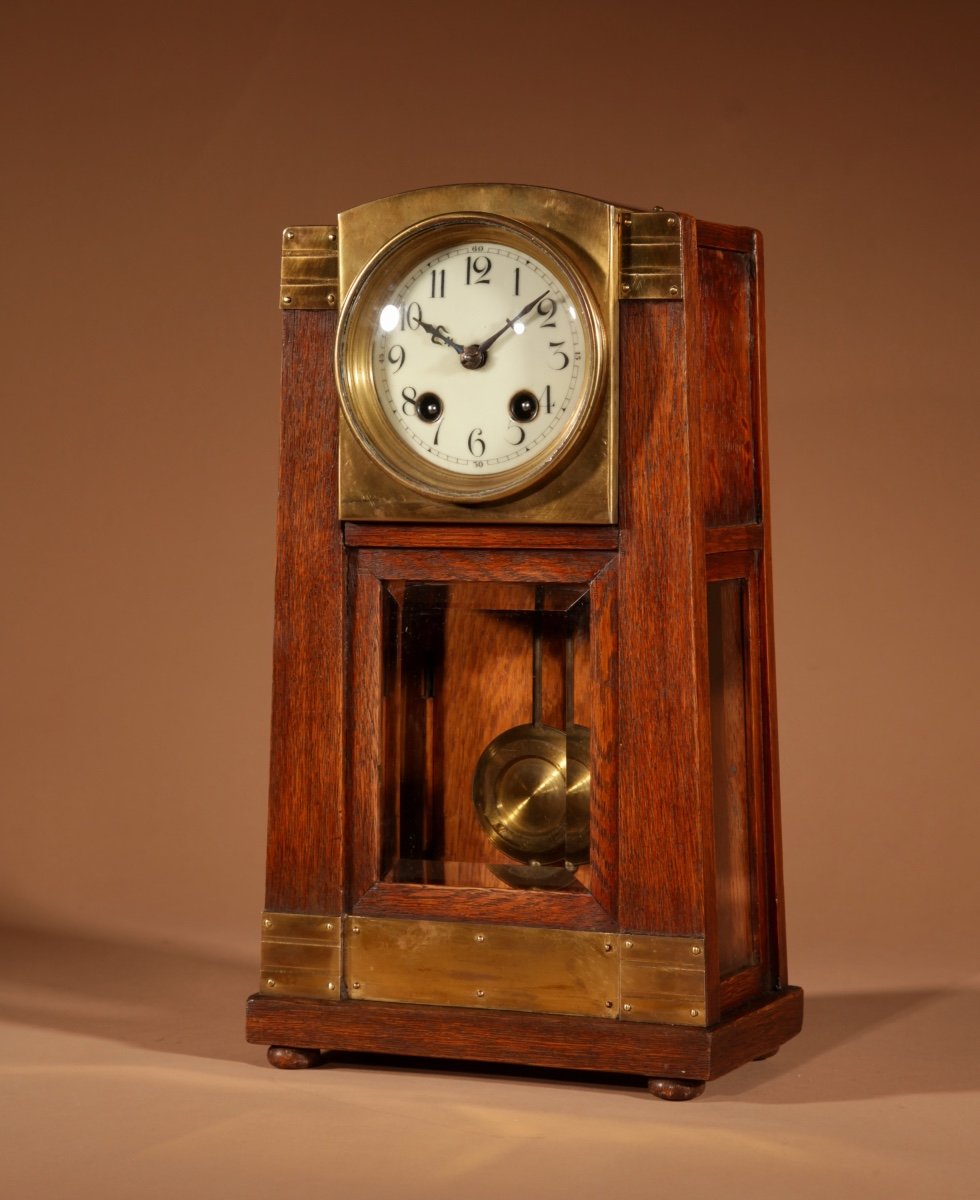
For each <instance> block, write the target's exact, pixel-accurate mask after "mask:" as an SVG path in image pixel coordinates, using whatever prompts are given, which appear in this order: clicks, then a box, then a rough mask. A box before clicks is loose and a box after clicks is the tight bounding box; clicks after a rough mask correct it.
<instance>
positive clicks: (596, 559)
mask: <svg viewBox="0 0 980 1200" xmlns="http://www.w3.org/2000/svg"><path fill="white" fill-rule="evenodd" d="M358 562H359V563H360V566H361V569H362V570H365V571H371V572H372V573H373V574H375V575H377V576H378V578H379V579H403V580H410V581H415V580H429V581H431V582H439V581H446V580H450V581H453V582H460V583H461V582H464V581H468V580H472V581H476V582H480V583H491V584H495V583H542V584H544V583H582V584H587V583H588V582H589V581H590V580H591V579H592V578H593V577H594V576H596V575H598V573H599V572H600V571H601V570H602V569H603V568H604V567H605V565H606V564H607V563H608V562H609V554H608V553H605V552H603V551H599V550H582V551H576V550H569V551H565V552H562V553H556V552H552V551H548V550H524V549H520V548H513V547H512V548H511V549H508V550H456V549H445V550H432V549H420V550H415V549H390V550H362V551H360V552H359V557H358Z"/></svg>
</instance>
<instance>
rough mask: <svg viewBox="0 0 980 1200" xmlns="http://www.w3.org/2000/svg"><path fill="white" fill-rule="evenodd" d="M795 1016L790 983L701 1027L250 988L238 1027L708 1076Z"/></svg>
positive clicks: (359, 1044) (486, 1058) (797, 1009)
mask: <svg viewBox="0 0 980 1200" xmlns="http://www.w3.org/2000/svg"><path fill="white" fill-rule="evenodd" d="M802 1019H803V994H802V992H800V990H799V989H798V988H787V989H785V990H784V991H782V992H779V993H776V994H773V995H768V996H764V997H762V998H761V999H760V1000H758V1001H757V1002H755V1003H753V1004H751V1005H747V1006H746V1007H745V1008H743V1009H741V1010H739V1011H738V1012H737V1013H733V1014H732V1015H731V1016H729V1017H727V1018H725V1019H724V1020H723V1021H722V1022H720V1023H719V1024H718V1025H715V1026H713V1027H712V1028H709V1029H698V1028H694V1027H691V1026H682V1025H653V1024H650V1025H647V1024H641V1023H640V1022H624V1021H616V1020H603V1019H602V1018H586V1017H563V1016H552V1015H549V1014H537V1013H533V1014H532V1013H520V1012H503V1011H493V1010H487V1009H467V1008H437V1007H432V1006H423V1005H416V1004H376V1003H370V1002H367V1001H356V1002H355V1001H342V1002H341V1003H339V1004H338V1003H333V1004H328V1003H325V1002H321V1001H317V1000H298V999H294V1000H290V999H279V998H276V999H273V998H272V997H269V996H252V997H251V998H250V1000H249V1003H248V1021H247V1030H248V1040H249V1041H250V1042H258V1043H260V1044H261V1043H270V1042H272V1043H275V1044H277V1045H285V1046H289V1045H293V1046H310V1045H312V1046H317V1047H319V1048H320V1049H322V1050H323V1051H325V1052H329V1051H338V1050H344V1051H360V1052H366V1053H374V1054H408V1055H416V1054H425V1055H428V1056H429V1057H432V1058H459V1059H466V1060H469V1061H471V1062H506V1063H523V1064H527V1065H529V1066H540V1067H554V1068H565V1069H573V1070H585V1071H615V1072H622V1073H624V1074H634V1075H646V1076H649V1077H656V1076H662V1077H667V1078H681V1079H684V1078H686V1079H689V1080H710V1079H717V1078H718V1077H719V1076H720V1075H724V1074H726V1073H727V1072H728V1071H731V1070H733V1069H734V1068H735V1067H737V1066H740V1065H741V1064H742V1063H745V1062H750V1061H751V1060H753V1059H755V1058H758V1057H759V1056H761V1055H764V1054H768V1053H770V1052H771V1051H773V1050H775V1049H777V1048H778V1047H779V1046H780V1045H782V1044H783V1043H784V1042H786V1041H788V1040H789V1039H790V1038H791V1037H794V1036H795V1035H796V1034H797V1033H798V1032H799V1030H800V1026H801V1023H802Z"/></svg>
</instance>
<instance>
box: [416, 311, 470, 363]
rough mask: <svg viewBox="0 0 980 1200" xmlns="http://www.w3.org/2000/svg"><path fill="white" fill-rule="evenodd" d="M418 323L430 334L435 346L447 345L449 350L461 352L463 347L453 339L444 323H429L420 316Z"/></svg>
mask: <svg viewBox="0 0 980 1200" xmlns="http://www.w3.org/2000/svg"><path fill="white" fill-rule="evenodd" d="M419 325H420V326H421V327H422V328H423V329H424V330H425V332H426V333H428V334H430V335H431V337H432V341H433V342H434V343H435V344H436V345H437V346H448V347H449V349H450V350H455V351H456V353H457V354H462V353H463V347H462V346H461V345H460V344H459V342H454V341H453V339H452V338H451V337H450V336H449V330H448V329H447V328H446V327H445V325H430V324H429V322H428V321H423V320H422V318H421V317H420V318H419Z"/></svg>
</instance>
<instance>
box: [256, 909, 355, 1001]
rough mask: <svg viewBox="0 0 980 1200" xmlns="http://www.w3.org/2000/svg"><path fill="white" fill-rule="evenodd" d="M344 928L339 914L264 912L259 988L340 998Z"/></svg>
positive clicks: (273, 992)
mask: <svg viewBox="0 0 980 1200" xmlns="http://www.w3.org/2000/svg"><path fill="white" fill-rule="evenodd" d="M340 932H341V921H340V918H339V917H323V916H309V915H307V914H304V913H272V912H267V913H263V915H262V977H261V981H260V984H259V991H260V992H263V993H265V994H266V995H269V996H305V997H310V998H312V999H315V1000H339V999H340V966H341V961H340Z"/></svg>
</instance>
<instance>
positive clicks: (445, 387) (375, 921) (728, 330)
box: [248, 185, 802, 1099]
mask: <svg viewBox="0 0 980 1200" xmlns="http://www.w3.org/2000/svg"><path fill="white" fill-rule="evenodd" d="M281 304H282V308H283V310H284V351H283V409H282V420H283V432H282V455H281V486H280V510H279V534H278V564H277V594H276V634H275V655H274V664H275V666H274V702H273V740H272V772H271V788H270V809H269V850H268V869H267V888H266V911H265V913H264V914H263V925H262V930H263V933H262V972H261V983H260V989H259V992H258V993H257V994H256V995H255V996H253V997H252V998H251V999H250V1001H249V1016H248V1037H249V1039H250V1040H251V1041H254V1042H258V1043H264V1044H266V1045H269V1046H270V1051H269V1056H270V1060H271V1061H272V1062H274V1063H275V1064H276V1065H278V1066H288V1067H295V1066H309V1065H313V1064H314V1063H317V1062H320V1061H322V1060H323V1058H324V1055H325V1054H329V1052H330V1051H366V1052H380V1053H388V1054H410V1055H430V1056H433V1057H451V1058H464V1059H466V1058H468V1059H474V1060H480V1059H484V1060H487V1059H490V1060H497V1061H505V1062H511V1063H527V1064H533V1065H539V1066H545V1067H563V1068H580V1069H586V1070H603V1071H621V1072H627V1073H630V1074H640V1075H644V1076H646V1077H647V1078H648V1080H649V1081H650V1089H651V1091H652V1092H653V1093H654V1094H655V1095H658V1096H660V1097H662V1098H666V1099H688V1098H690V1097H692V1096H694V1095H697V1094H698V1093H699V1092H700V1090H702V1088H703V1086H704V1083H705V1081H707V1080H710V1079H713V1078H715V1077H717V1076H718V1075H721V1074H724V1073H725V1072H726V1071H729V1070H731V1069H733V1068H735V1067H737V1066H739V1065H741V1064H743V1063H747V1062H749V1061H751V1060H752V1059H755V1058H763V1057H768V1056H769V1055H771V1054H773V1053H775V1052H776V1050H777V1049H778V1047H779V1046H780V1045H781V1044H782V1042H784V1041H785V1040H787V1039H788V1038H789V1037H792V1036H793V1035H794V1034H795V1033H796V1032H797V1031H798V1029H799V1027H800V1022H801V1014H802V994H801V993H800V991H799V989H797V988H793V987H790V986H789V984H788V982H787V978H786V965H785V963H786V959H785V933H784V923H783V903H782V879H781V869H780V843H779V820H778V814H779V803H778V774H777V769H776V739H775V697H774V678H773V667H772V633H771V629H772V623H771V599H770V597H771V582H770V557H769V535H768V528H769V523H768V488H767V462H766V443H765V400H764V386H763V379H764V372H763V360H762V328H763V326H762V279H761V246H760V240H759V238H758V235H757V234H755V233H754V232H753V231H751V230H746V229H739V228H734V227H730V226H722V225H715V224H711V223H707V222H701V221H696V220H694V219H693V218H690V217H686V216H684V215H682V214H677V213H670V212H664V211H662V210H650V211H642V210H630V209H623V208H619V207H617V206H614V205H610V204H606V203H604V202H601V201H598V200H593V199H590V198H587V197H581V196H575V195H572V194H569V193H565V192H558V191H554V190H550V189H543V188H532V187H517V186H502V185H477V186H459V187H455V186H454V187H446V188H436V189H426V190H423V191H419V192H411V193H405V194H403V195H401V196H396V197H391V198H388V199H386V200H382V201H376V202H373V203H371V204H367V205H362V206H361V207H360V208H357V209H353V210H350V211H349V212H347V213H342V214H341V215H340V217H339V218H338V223H337V225H336V226H315V227H309V226H307V227H294V228H291V229H288V230H286V232H285V234H284V242H283V280H282V291H281Z"/></svg>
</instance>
